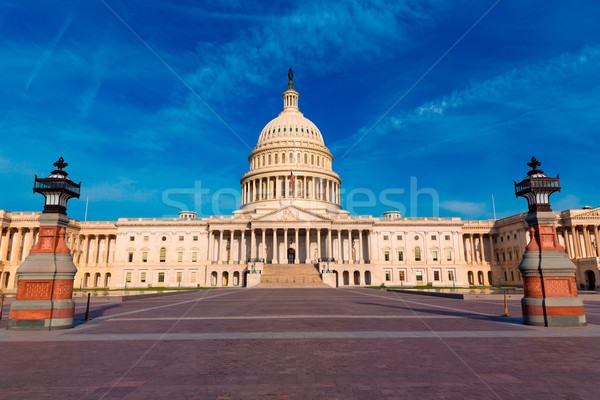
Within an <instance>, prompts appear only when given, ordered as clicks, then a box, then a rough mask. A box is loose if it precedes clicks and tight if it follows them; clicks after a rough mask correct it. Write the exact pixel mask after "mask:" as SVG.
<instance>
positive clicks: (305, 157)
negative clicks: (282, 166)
mask: <svg viewBox="0 0 600 400" xmlns="http://www.w3.org/2000/svg"><path fill="white" fill-rule="evenodd" d="M304 164H308V154H304Z"/></svg>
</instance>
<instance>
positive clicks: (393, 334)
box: [0, 325, 600, 343]
mask: <svg viewBox="0 0 600 400" xmlns="http://www.w3.org/2000/svg"><path fill="white" fill-rule="evenodd" d="M540 328H541V329H535V330H526V331H523V330H503V331H317V332H314V331H311V332H306V331H304V332H303V331H300V332H207V333H81V334H77V335H52V334H47V335H32V334H23V332H19V334H18V335H14V334H12V335H0V343H14V342H30V343H34V342H95V341H124V342H127V341H155V342H157V343H158V340H159V339H160V341H177V340H250V339H253V340H274V339H287V340H297V339H306V340H309V339H313V340H318V339H382V338H385V339H438V340H439V338H447V339H484V338H490V339H508V338H599V337H600V326H599V325H596V326H589V325H588V327H587V328H584V327H577V328H557V329H549V328H545V327H540ZM51 332H52V331H51Z"/></svg>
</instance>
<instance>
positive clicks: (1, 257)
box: [0, 79, 600, 291]
mask: <svg viewBox="0 0 600 400" xmlns="http://www.w3.org/2000/svg"><path fill="white" fill-rule="evenodd" d="M298 98H299V94H298V92H297V91H296V90H295V89H294V86H293V82H292V80H291V79H290V81H289V83H288V89H287V90H286V91H285V92H284V93H283V99H284V107H283V110H282V111H281V112H280V113H279V115H278V116H277V117H276V118H275V119H273V120H272V121H270V122H269V123H268V124H267V125H266V126H265V128H264V129H263V130H262V132H261V134H260V136H259V139H258V143H257V145H256V147H255V148H254V149H253V150H252V152H251V154H250V156H249V157H248V160H249V164H250V168H249V171H248V172H246V173H245V174H244V175H243V176H242V178H241V180H240V184H241V193H242V204H241V207H240V209H239V210H236V211H234V212H233V215H227V216H211V217H208V218H197V217H196V214H195V213H194V212H181V213H180V215H179V218H119V219H118V220H117V221H94V222H81V221H77V220H71V221H70V223H69V225H68V227H67V232H66V241H67V244H68V246H69V248H70V249H71V253H72V255H73V259H74V262H75V264H76V266H77V268H78V273H77V276H76V277H75V288H77V287H82V288H99V287H105V288H124V287H129V288H134V287H177V286H180V287H196V286H245V285H246V284H247V283H248V280H247V278H248V274H249V273H252V272H257V273H260V272H261V271H262V269H263V268H264V266H265V265H268V264H288V263H289V264H313V265H315V266H316V267H317V268H318V269H319V270H320V271H324V270H326V269H327V270H331V271H334V273H335V279H334V282H333V285H334V286H339V287H342V286H371V285H377V286H378V285H381V284H384V285H386V286H417V285H433V286H447V287H452V286H457V287H462V286H468V285H491V284H496V285H497V284H499V283H502V284H507V285H520V284H521V276H520V274H519V271H518V265H519V262H520V259H521V257H522V255H523V253H524V252H525V247H526V245H527V243H528V241H529V231H528V229H527V223H526V221H525V217H526V214H525V213H523V214H518V215H514V216H511V217H508V218H504V219H501V220H497V221H493V220H481V221H465V220H461V219H460V218H457V217H453V218H439V217H438V218H406V217H402V216H401V215H400V213H399V212H393V211H392V212H387V213H384V216H383V217H380V218H379V217H373V216H370V215H365V216H354V215H349V213H348V212H347V211H345V210H343V209H342V207H341V197H340V188H341V179H340V177H339V175H338V174H336V173H335V172H334V171H333V156H332V155H331V153H330V151H329V149H328V148H327V147H326V146H325V143H324V140H323V136H322V134H321V132H320V131H319V129H318V128H317V127H316V126H315V124H313V123H312V122H311V121H310V120H308V119H307V118H305V117H304V115H303V114H302V113H301V112H300V109H299V107H298ZM39 215H40V213H36V212H9V211H3V210H0V228H1V235H0V289H1V290H5V291H12V290H14V289H15V288H16V281H15V280H16V270H17V268H18V267H19V265H20V264H21V263H22V261H23V260H24V259H25V257H26V256H27V254H28V252H29V250H30V249H31V247H32V246H33V245H34V244H35V243H36V240H37V235H38V221H37V219H38V217H39ZM555 215H556V222H555V226H556V228H557V235H558V239H559V242H560V243H561V245H563V246H564V247H565V251H566V252H567V253H568V254H569V257H570V258H571V259H572V260H573V261H574V262H575V264H576V265H578V272H577V281H578V283H579V284H580V285H581V286H583V287H586V288H587V287H590V288H595V285H596V282H598V281H599V278H600V275H599V271H598V265H599V261H598V260H599V258H598V257H600V249H598V230H599V226H600V208H596V209H582V210H566V211H563V212H555Z"/></svg>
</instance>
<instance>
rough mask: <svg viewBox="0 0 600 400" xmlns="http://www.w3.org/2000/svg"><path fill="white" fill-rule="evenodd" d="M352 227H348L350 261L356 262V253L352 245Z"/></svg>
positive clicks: (350, 262) (351, 262)
mask: <svg viewBox="0 0 600 400" xmlns="http://www.w3.org/2000/svg"><path fill="white" fill-rule="evenodd" d="M352 240H353V239H352V229H348V263H349V264H354V263H355V261H356V260H354V258H355V257H354V255H353V254H352V247H353V245H354V243H353V242H352Z"/></svg>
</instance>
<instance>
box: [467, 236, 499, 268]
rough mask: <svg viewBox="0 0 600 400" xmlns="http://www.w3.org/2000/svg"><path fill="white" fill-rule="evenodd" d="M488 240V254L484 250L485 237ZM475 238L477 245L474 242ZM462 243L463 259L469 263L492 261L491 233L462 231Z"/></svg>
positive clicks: (492, 240) (492, 244)
mask: <svg viewBox="0 0 600 400" xmlns="http://www.w3.org/2000/svg"><path fill="white" fill-rule="evenodd" d="M486 236H487V239H488V242H489V250H490V251H489V255H488V254H487V253H486V251H485V237H486ZM475 240H477V245H476V244H475ZM462 245H463V249H464V256H465V261H466V262H467V263H470V264H483V263H484V262H485V263H492V262H493V261H494V260H493V255H494V239H493V235H485V234H483V233H463V234H462Z"/></svg>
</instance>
